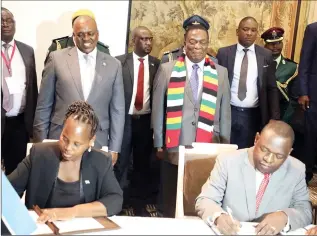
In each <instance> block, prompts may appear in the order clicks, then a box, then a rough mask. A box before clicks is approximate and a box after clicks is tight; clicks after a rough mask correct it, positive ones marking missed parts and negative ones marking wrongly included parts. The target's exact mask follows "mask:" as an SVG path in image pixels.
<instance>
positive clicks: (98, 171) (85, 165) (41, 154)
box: [8, 142, 123, 216]
mask: <svg viewBox="0 0 317 236" xmlns="http://www.w3.org/2000/svg"><path fill="white" fill-rule="evenodd" d="M60 156H61V153H60V150H59V146H58V142H49V143H37V144H34V145H33V147H32V148H31V151H30V155H29V156H27V157H26V158H25V159H24V160H23V161H22V162H21V163H20V164H19V165H18V167H17V168H16V170H15V171H13V172H12V174H10V175H9V176H8V179H9V181H10V182H11V184H12V185H13V187H14V188H15V190H16V191H17V193H18V194H19V195H20V196H22V195H23V192H24V190H26V196H25V205H26V207H27V208H29V209H30V208H32V207H33V205H35V204H36V205H38V206H39V207H40V208H46V206H47V203H48V201H49V196H50V194H51V191H52V189H53V185H54V182H55V179H56V178H57V174H58V169H59V163H60ZM81 175H82V178H81V179H82V186H83V192H84V196H85V203H90V202H94V201H99V202H101V203H102V204H103V205H104V206H105V207H106V208H107V213H108V216H111V215H115V214H117V213H119V212H120V211H121V209H122V202H123V195H122V190H121V188H120V186H119V184H118V182H117V180H116V178H115V176H114V173H113V169H112V162H111V157H110V155H109V156H106V155H105V154H104V153H103V152H101V151H98V150H94V149H92V150H91V152H88V151H86V152H85V153H84V154H83V158H82V162H81Z"/></svg>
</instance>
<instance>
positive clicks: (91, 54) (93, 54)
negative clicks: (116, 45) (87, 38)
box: [76, 47, 97, 60]
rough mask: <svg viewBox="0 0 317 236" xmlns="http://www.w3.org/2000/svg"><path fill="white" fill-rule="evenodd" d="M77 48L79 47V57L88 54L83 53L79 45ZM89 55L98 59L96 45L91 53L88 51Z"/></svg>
mask: <svg viewBox="0 0 317 236" xmlns="http://www.w3.org/2000/svg"><path fill="white" fill-rule="evenodd" d="M76 49H77V53H78V56H79V58H84V55H86V53H83V52H82V51H80V50H79V49H78V47H76ZM88 57H91V58H93V59H94V60H96V58H97V47H95V49H94V50H92V51H91V52H90V53H88Z"/></svg>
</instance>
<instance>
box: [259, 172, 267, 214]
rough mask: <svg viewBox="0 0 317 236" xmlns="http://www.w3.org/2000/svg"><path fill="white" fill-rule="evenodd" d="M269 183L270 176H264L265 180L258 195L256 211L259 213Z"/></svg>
mask: <svg viewBox="0 0 317 236" xmlns="http://www.w3.org/2000/svg"><path fill="white" fill-rule="evenodd" d="M269 181H270V174H264V179H263V180H262V182H261V185H260V187H259V190H258V192H257V194H256V211H258V209H259V206H260V204H261V201H262V197H263V195H264V193H265V189H266V187H267V185H268V184H269Z"/></svg>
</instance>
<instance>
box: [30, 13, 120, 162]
mask: <svg viewBox="0 0 317 236" xmlns="http://www.w3.org/2000/svg"><path fill="white" fill-rule="evenodd" d="M73 37H74V41H75V44H76V47H73V48H66V49H62V50H58V51H55V52H52V53H51V54H50V56H49V59H48V61H47V63H46V65H45V68H44V71H43V77H42V82H41V88H40V93H39V98H38V103H37V107H36V112H35V119H34V127H33V128H34V129H33V132H34V139H35V141H37V142H41V141H43V139H47V138H49V139H59V136H60V134H61V131H62V128H63V123H64V119H63V117H64V115H65V112H66V110H67V107H68V106H69V105H70V104H72V103H73V102H74V101H76V100H84V101H87V102H88V103H89V104H90V105H91V106H92V107H93V108H94V110H95V111H96V113H97V115H98V118H99V122H100V129H99V130H98V132H97V134H96V136H97V138H96V142H95V147H96V148H102V149H103V150H107V147H108V148H109V151H111V152H112V157H113V162H114V163H115V162H116V160H117V157H118V152H120V150H121V143H122V136H123V124H124V93H123V82H122V67H121V64H120V62H119V61H117V60H116V59H115V58H113V57H111V56H109V55H108V54H106V53H103V52H101V51H99V50H97V48H96V45H97V42H98V38H99V32H98V28H97V24H96V22H95V20H94V19H93V18H91V17H90V16H79V17H77V18H76V19H75V21H74V24H73ZM108 136H109V137H108ZM78 145H80V144H78Z"/></svg>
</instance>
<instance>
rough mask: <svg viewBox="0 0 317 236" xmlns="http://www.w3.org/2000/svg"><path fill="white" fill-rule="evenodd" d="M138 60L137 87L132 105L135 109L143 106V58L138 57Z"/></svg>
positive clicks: (140, 108)
mask: <svg viewBox="0 0 317 236" xmlns="http://www.w3.org/2000/svg"><path fill="white" fill-rule="evenodd" d="M138 60H139V61H140V65H139V73H138V87H137V92H136V97H135V102H134V106H135V109H137V110H138V111H140V110H142V108H143V91H144V59H143V58H139V59H138Z"/></svg>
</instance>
